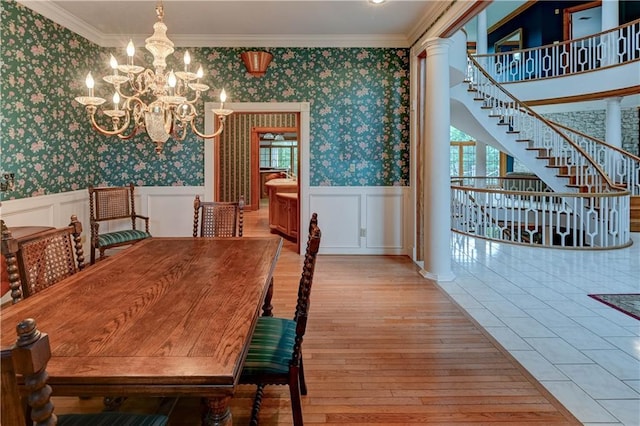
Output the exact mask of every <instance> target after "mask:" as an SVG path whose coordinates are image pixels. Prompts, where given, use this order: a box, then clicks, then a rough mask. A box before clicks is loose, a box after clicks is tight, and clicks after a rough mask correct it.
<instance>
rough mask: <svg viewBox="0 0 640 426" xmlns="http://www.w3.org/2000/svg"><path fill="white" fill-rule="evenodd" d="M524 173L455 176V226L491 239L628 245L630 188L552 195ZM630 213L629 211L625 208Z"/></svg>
mask: <svg viewBox="0 0 640 426" xmlns="http://www.w3.org/2000/svg"><path fill="white" fill-rule="evenodd" d="M522 179H523V178H521V177H518V178H507V177H502V178H495V177H456V178H452V181H451V229H452V230H453V231H455V232H458V233H461V234H466V235H472V236H475V237H480V238H485V239H489V240H493V241H499V242H506V243H514V244H525V245H529V246H534V247H546V248H552V247H555V248H572V249H612V248H622V247H627V246H629V245H630V244H631V243H632V242H631V237H630V231H629V227H630V225H629V221H630V220H629V215H628V211H629V192H627V191H624V192H612V193H589V194H582V193H554V192H545V191H543V190H542V186H541V184H542V182H540V181H539V180H538V181H537V183H536V181H535V180H533V179H532V180H531V182H530V183H528V184H526V185H525V186H526V187H529V188H532V189H533V191H517V190H516V191H514V190H511V189H509V188H515V187H520V186H522ZM624 211H626V212H627V214H624V213H623V212H624Z"/></svg>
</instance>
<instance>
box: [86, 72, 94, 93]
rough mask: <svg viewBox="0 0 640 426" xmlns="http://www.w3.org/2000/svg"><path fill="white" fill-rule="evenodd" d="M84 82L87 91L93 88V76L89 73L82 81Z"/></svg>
mask: <svg viewBox="0 0 640 426" xmlns="http://www.w3.org/2000/svg"><path fill="white" fill-rule="evenodd" d="M84 82H85V83H86V85H87V88H88V89H93V86H95V81H93V76H92V75H91V72H89V74H87V78H86V79H85V80H84Z"/></svg>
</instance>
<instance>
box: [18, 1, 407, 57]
mask: <svg viewBox="0 0 640 426" xmlns="http://www.w3.org/2000/svg"><path fill="white" fill-rule="evenodd" d="M18 3H20V4H22V5H24V6H26V7H28V8H29V9H31V10H33V11H34V12H36V13H38V14H40V15H42V16H44V17H45V18H48V19H50V20H52V21H54V22H55V23H57V24H59V25H61V26H63V27H65V28H67V29H69V30H70V31H73V32H74V33H76V34H78V35H80V36H82V37H84V38H86V39H87V40H89V41H91V42H93V43H95V44H97V45H98V46H101V47H121V46H123V45H125V44H126V43H127V42H128V41H129V40H130V39H131V40H133V41H134V43H135V44H137V45H144V40H145V39H146V38H147V37H149V35H150V33H149V34H132V35H127V36H123V35H109V34H105V33H103V32H100V31H98V30H97V29H96V28H95V27H93V26H91V25H89V24H87V23H86V22H84V21H81V20H79V19H78V18H76V17H75V16H73V15H71V14H70V13H68V12H67V11H66V10H64V9H62V8H60V7H58V6H57V5H56V4H55V3H53V2H51V1H49V0H18ZM171 41H173V42H174V44H175V46H176V47H373V48H376V47H378V48H406V47H409V39H408V38H407V36H405V35H404V34H393V35H387V36H380V35H366V34H365V35H353V34H329V35H308V34H304V35H301V34H287V35H273V34H252V35H246V36H245V35H241V34H240V35H239V34H226V35H225V34H222V35H212V34H200V35H185V34H182V35H181V34H172V35H171Z"/></svg>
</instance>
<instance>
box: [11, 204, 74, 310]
mask: <svg viewBox="0 0 640 426" xmlns="http://www.w3.org/2000/svg"><path fill="white" fill-rule="evenodd" d="M81 234H82V224H81V223H80V221H78V218H77V217H76V215H72V216H71V223H70V224H69V226H66V227H64V228H53V229H50V230H47V231H43V232H39V233H37V234H33V235H31V236H28V237H24V238H21V239H20V241H19V242H18V241H16V240H15V238H13V237H12V236H11V232H10V231H9V230H8V229H7V228H6V226H4V224H3V227H2V254H3V255H4V256H5V260H6V264H7V272H8V274H9V287H10V288H11V290H12V294H11V296H12V299H13V302H14V303H16V302H18V301H19V300H21V299H23V298H26V297H29V296H31V295H33V294H36V293H37V292H39V291H42V290H44V289H45V288H48V287H51V286H52V285H54V284H56V283H57V282H59V281H61V280H63V279H65V278H67V277H69V276H71V275H73V274H75V273H76V272H78V271H80V270H82V269H84V266H85V265H84V251H83V248H82V241H81V238H82V237H81ZM16 265H17V267H16ZM17 290H19V291H17Z"/></svg>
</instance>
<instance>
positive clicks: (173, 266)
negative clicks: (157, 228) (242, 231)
mask: <svg viewBox="0 0 640 426" xmlns="http://www.w3.org/2000/svg"><path fill="white" fill-rule="evenodd" d="M281 248H282V238H280V237H275V236H271V237H239V238H193V237H188V238H182V237H167V238H156V237H153V238H149V239H146V240H144V241H141V242H139V243H137V244H135V245H133V246H131V247H130V248H128V249H125V250H123V251H121V252H120V253H118V254H115V255H113V256H109V257H107V258H105V259H104V260H101V261H99V262H97V263H96V264H95V265H92V266H89V267H87V268H86V269H84V270H82V271H80V272H78V273H77V274H74V275H72V276H71V277H68V278H66V279H64V280H63V281H60V282H59V283H57V284H55V285H54V286H52V287H49V288H47V289H45V290H43V291H41V292H39V293H36V294H35V295H33V296H30V297H28V298H26V299H24V300H22V301H20V302H18V303H17V304H15V305H10V306H7V307H5V308H3V309H2V310H1V311H0V327H1V331H2V335H1V345H2V348H3V349H4V348H8V347H10V346H11V345H13V344H14V343H15V340H16V330H15V327H16V325H17V324H18V323H19V322H20V321H21V320H23V319H25V318H34V319H35V321H36V324H37V327H38V329H39V330H40V331H41V332H43V333H47V334H48V335H49V339H50V342H51V353H52V356H51V360H50V361H49V364H48V366H47V372H48V374H49V380H48V383H49V385H51V387H52V388H53V392H54V395H65V396H102V397H105V396H113V397H130V396H149V397H186V396H191V397H200V398H202V400H203V401H205V403H206V405H207V408H206V409H205V410H204V411H205V412H206V414H203V416H202V424H203V425H231V424H232V420H231V412H230V409H229V402H230V400H231V398H232V397H233V395H234V392H235V390H236V387H237V384H238V380H239V377H240V373H241V371H242V367H243V363H244V360H245V357H246V354H247V351H248V348H249V343H250V341H251V337H252V334H253V331H254V328H255V325H256V322H257V319H258V317H259V316H260V314H261V309H262V308H263V307H264V306H266V305H267V304H269V300H268V297H270V296H268V295H270V286H271V285H272V279H273V271H274V269H275V266H276V262H277V259H278V256H279V254H280V250H281Z"/></svg>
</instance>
